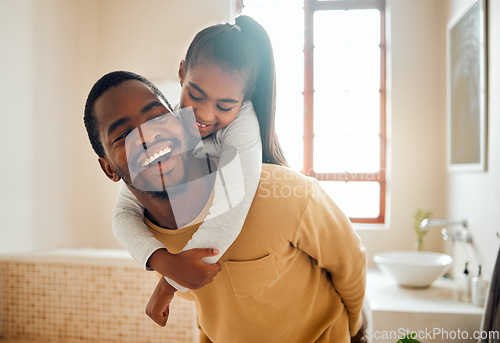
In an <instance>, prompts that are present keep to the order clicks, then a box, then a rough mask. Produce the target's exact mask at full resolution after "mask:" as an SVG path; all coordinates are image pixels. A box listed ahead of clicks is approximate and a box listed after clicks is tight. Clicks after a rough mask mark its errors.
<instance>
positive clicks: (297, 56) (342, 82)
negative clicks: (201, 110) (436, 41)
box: [243, 0, 386, 223]
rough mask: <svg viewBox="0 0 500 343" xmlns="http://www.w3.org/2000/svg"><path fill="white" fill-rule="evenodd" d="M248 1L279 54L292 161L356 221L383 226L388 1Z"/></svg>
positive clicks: (286, 144)
mask: <svg viewBox="0 0 500 343" xmlns="http://www.w3.org/2000/svg"><path fill="white" fill-rule="evenodd" d="M244 4H245V9H244V12H243V13H244V14H248V15H250V16H252V17H254V18H255V19H256V20H258V21H259V22H260V23H261V24H262V25H263V26H264V27H265V28H266V30H267V31H268V33H269V36H270V37H271V41H272V44H273V48H274V51H275V58H276V61H277V63H276V75H277V87H278V96H277V104H276V107H277V113H276V116H277V117H276V126H277V131H278V136H279V138H280V141H281V144H282V146H283V149H284V152H285V157H286V158H287V160H288V162H289V164H290V165H291V167H292V168H294V169H297V170H301V171H302V172H303V173H305V174H308V175H311V176H313V177H315V178H317V179H318V180H319V182H320V183H321V185H322V186H323V188H324V189H325V190H326V191H327V192H328V193H329V194H330V196H331V197H332V199H334V200H335V202H336V203H337V204H338V205H339V206H340V207H341V208H342V209H343V210H344V211H345V212H346V214H347V215H348V216H349V217H350V218H351V220H352V221H353V222H358V223H383V222H384V218H385V177H386V175H385V165H386V161H385V45H384V43H385V1H384V0H321V1H320V0H305V1H298V0H295V1H290V0H288V1H278V0H276V1H269V0H267V1H265V0H264V1H263V0H245V2H244ZM276 13H280V15H279V16H277V15H276ZM299 23H302V25H300V24H299ZM304 32H305V35H304ZM299 70H303V71H304V72H303V73H302V72H298V71H299ZM301 93H303V96H302V94H301ZM302 101H303V102H302ZM302 108H303V109H304V110H303V111H301V110H297V109H302ZM297 137H303V139H298V138H297Z"/></svg>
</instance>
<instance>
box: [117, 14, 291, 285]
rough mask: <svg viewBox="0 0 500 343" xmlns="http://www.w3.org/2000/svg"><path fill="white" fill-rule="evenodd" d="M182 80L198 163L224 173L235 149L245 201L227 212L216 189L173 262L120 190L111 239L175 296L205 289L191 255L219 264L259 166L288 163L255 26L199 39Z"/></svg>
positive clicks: (266, 51)
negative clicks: (199, 142)
mask: <svg viewBox="0 0 500 343" xmlns="http://www.w3.org/2000/svg"><path fill="white" fill-rule="evenodd" d="M179 79H180V83H181V86H182V91H181V102H180V107H181V108H184V107H188V106H191V107H192V108H193V111H194V115H195V119H196V124H197V126H198V129H199V132H200V136H201V138H202V139H203V145H204V147H203V149H202V151H198V152H196V156H200V157H205V156H206V154H208V155H216V156H219V157H220V162H219V165H226V164H228V163H229V162H230V161H229V159H231V158H233V157H234V154H233V153H232V152H233V151H234V149H236V151H237V154H238V157H239V160H240V164H241V169H242V174H243V183H244V195H243V197H242V199H240V200H241V201H240V202H239V203H238V204H237V206H235V207H233V208H232V209H230V210H228V211H226V210H225V206H227V205H226V204H223V200H224V194H221V193H223V191H222V190H221V189H218V188H217V187H215V189H214V201H213V205H212V206H211V208H210V210H209V214H208V216H207V217H206V218H205V221H204V223H203V224H202V225H201V226H200V227H199V229H198V230H197V232H196V233H195V234H194V235H193V237H192V238H191V240H190V241H189V242H188V243H187V245H186V246H185V247H184V249H183V250H182V252H180V253H179V254H170V253H169V252H168V251H167V250H166V249H165V248H164V246H163V245H162V244H161V243H160V242H159V241H158V240H156V238H154V237H153V235H152V234H151V233H150V232H149V230H148V229H147V227H146V225H145V224H144V208H143V207H142V206H141V205H140V203H139V202H138V201H137V199H135V197H134V196H133V195H132V193H131V192H130V191H129V190H128V189H127V187H126V186H125V185H122V187H121V189H120V194H119V195H118V199H117V202H116V204H115V212H114V220H113V231H114V234H115V236H116V238H117V239H118V241H119V242H120V243H121V244H122V245H123V246H124V247H125V248H126V249H127V250H128V251H129V252H130V253H131V255H132V256H134V257H135V258H136V259H137V260H138V261H139V262H140V263H141V264H142V265H144V266H145V267H146V268H147V269H149V270H151V269H154V270H156V271H157V272H159V273H160V274H162V275H163V276H165V278H166V280H167V281H168V282H169V283H170V284H171V285H172V286H174V287H175V288H176V289H177V290H180V291H182V292H185V291H187V290H188V289H195V288H199V287H201V286H203V285H204V284H205V283H206V281H204V273H203V267H201V268H200V263H199V262H200V255H199V254H193V253H192V251H191V253H190V252H189V251H188V250H190V249H194V248H212V249H214V251H215V253H214V254H213V256H209V257H204V258H203V261H204V262H206V263H216V262H217V260H218V259H219V258H220V256H222V255H223V254H224V252H225V251H226V250H227V249H228V248H229V246H230V245H231V244H232V243H233V242H234V240H235V239H236V238H237V236H238V235H239V233H240V231H241V228H242V226H243V223H244V221H245V218H246V215H247V213H248V211H249V208H250V205H251V203H252V200H253V197H254V195H255V192H256V189H257V186H258V183H259V179H260V173H261V166H262V164H261V163H262V162H264V163H273V164H280V165H285V164H286V162H285V159H284V157H283V153H282V150H281V147H280V145H279V143H278V140H277V137H276V132H275V127H274V115H275V102H274V101H275V93H276V86H275V70H274V57H273V51H272V47H271V43H270V41H269V37H268V36H267V33H266V31H265V30H264V29H263V28H262V27H261V26H260V25H259V24H258V23H257V22H256V21H254V20H253V19H252V18H250V17H247V16H240V17H238V18H236V24H235V25H231V24H222V25H214V26H211V27H208V28H206V29H204V30H202V31H200V32H199V33H198V34H197V35H196V37H195V38H194V40H193V41H192V42H191V45H190V46H189V49H188V51H187V54H186V57H185V59H184V60H183V61H182V62H181V64H180V67H179ZM234 85H237V86H236V87H234ZM238 85H239V86H240V87H238ZM252 105H253V106H252ZM256 119H257V120H256ZM259 131H260V135H259ZM217 178H220V175H219V173H217ZM237 182H239V180H238V179H237V177H236V176H234V175H230V174H228V173H226V174H224V183H225V184H226V185H227V186H228V187H231V184H233V185H234V184H235V183H237ZM216 184H218V182H217V181H216Z"/></svg>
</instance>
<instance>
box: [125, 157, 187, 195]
mask: <svg viewBox="0 0 500 343" xmlns="http://www.w3.org/2000/svg"><path fill="white" fill-rule="evenodd" d="M182 163H183V165H184V171H185V172H184V174H183V176H182V179H181V180H180V182H179V184H178V185H176V186H174V187H168V188H167V189H165V190H162V191H153V190H150V191H146V190H143V189H139V188H137V187H136V186H134V184H133V182H132V181H131V179H130V175H128V173H125V172H124V171H123V170H121V169H120V168H115V171H116V173H117V174H118V176H120V178H121V179H122V180H123V182H125V184H126V185H127V186H129V187H130V188H132V189H134V190H136V191H137V192H141V193H142V194H145V195H148V196H151V197H152V198H154V199H159V200H171V199H173V198H175V197H176V196H178V195H180V194H183V193H186V191H187V189H188V185H187V183H188V175H187V161H186V160H184V159H183V160H182Z"/></svg>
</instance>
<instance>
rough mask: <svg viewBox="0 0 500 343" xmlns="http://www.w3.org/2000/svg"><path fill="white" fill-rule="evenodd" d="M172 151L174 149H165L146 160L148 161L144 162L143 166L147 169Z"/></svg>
mask: <svg viewBox="0 0 500 343" xmlns="http://www.w3.org/2000/svg"><path fill="white" fill-rule="evenodd" d="M171 151H172V148H171V147H166V148H163V149H161V150H160V151H158V152H156V153H155V154H154V155H151V156H149V157H148V158H146V160H145V161H144V162H142V164H141V165H142V166H143V167H147V166H149V165H150V164H151V163H153V162H154V161H156V160H157V159H158V158H160V157H161V156H163V155H166V154H168V153H170V152H171Z"/></svg>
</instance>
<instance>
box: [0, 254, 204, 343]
mask: <svg viewBox="0 0 500 343" xmlns="http://www.w3.org/2000/svg"><path fill="white" fill-rule="evenodd" d="M157 282H158V278H157V277H156V275H155V274H154V273H152V272H146V271H144V269H143V268H142V267H141V266H140V265H139V263H137V262H136V261H135V260H134V259H133V258H132V257H130V255H129V254H128V253H127V252H126V251H124V250H105V249H57V250H51V251H44V252H36V253H23V254H4V255H0V342H1V343H3V342H19V343H20V342H28V341H29V342H31V343H33V342H39V343H52V342H61V343H62V342H64V343H72V342H75V343H80V342H81V343H83V342H92V343H94V342H99V343H107V342H109V343H112V342H117V343H122V342H131V343H132V342H133V343H135V342H137V343H145V342H150V343H154V342H162V343H165V342H173V343H174V342H175V343H177V342H179V343H181V342H182V343H184V342H189V343H191V342H196V341H197V340H198V333H197V328H196V320H195V308H194V305H193V304H192V303H191V302H188V301H185V300H183V299H181V298H180V297H175V298H174V300H173V301H172V303H171V306H170V316H169V320H168V323H167V326H166V327H160V326H158V325H156V324H155V323H154V322H153V321H152V320H151V319H149V317H147V316H146V314H145V312H144V309H145V306H146V304H147V302H148V300H149V297H150V295H151V294H152V292H153V290H154V288H155V286H156V283H157Z"/></svg>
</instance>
